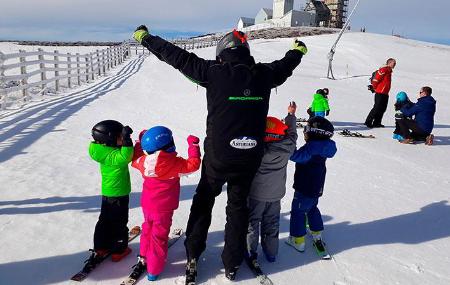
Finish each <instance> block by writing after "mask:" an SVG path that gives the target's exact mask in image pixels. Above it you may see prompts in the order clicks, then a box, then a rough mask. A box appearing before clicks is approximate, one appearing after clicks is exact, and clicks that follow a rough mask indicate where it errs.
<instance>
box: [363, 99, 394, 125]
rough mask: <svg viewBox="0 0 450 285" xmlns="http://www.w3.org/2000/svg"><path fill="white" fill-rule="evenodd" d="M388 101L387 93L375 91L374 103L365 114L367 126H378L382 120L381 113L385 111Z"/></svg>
mask: <svg viewBox="0 0 450 285" xmlns="http://www.w3.org/2000/svg"><path fill="white" fill-rule="evenodd" d="M388 103H389V95H387V94H380V93H375V97H374V104H373V108H372V110H370V112H369V115H367V118H366V122H365V124H366V125H367V126H379V125H381V121H382V120H383V115H384V113H385V112H386V109H387V106H388Z"/></svg>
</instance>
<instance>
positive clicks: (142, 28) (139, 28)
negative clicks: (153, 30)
mask: <svg viewBox="0 0 450 285" xmlns="http://www.w3.org/2000/svg"><path fill="white" fill-rule="evenodd" d="M139 30H144V31H146V32H148V28H147V26H146V25H140V26H139V27H137V28H136V30H134V31H135V32H136V31H139Z"/></svg>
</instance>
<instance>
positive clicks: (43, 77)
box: [38, 48, 47, 95]
mask: <svg viewBox="0 0 450 285" xmlns="http://www.w3.org/2000/svg"><path fill="white" fill-rule="evenodd" d="M38 51H39V55H38V59H39V69H40V70H41V81H45V80H47V74H46V73H45V63H44V54H43V53H44V50H43V49H41V48H38ZM46 85H47V84H46V83H44V84H42V86H41V88H42V95H45V93H46Z"/></svg>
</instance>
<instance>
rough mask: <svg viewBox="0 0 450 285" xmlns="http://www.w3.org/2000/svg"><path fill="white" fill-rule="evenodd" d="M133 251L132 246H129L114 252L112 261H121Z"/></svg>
mask: <svg viewBox="0 0 450 285" xmlns="http://www.w3.org/2000/svg"><path fill="white" fill-rule="evenodd" d="M130 253H131V248H129V247H127V248H126V249H125V250H124V251H122V252H118V253H113V254H111V261H112V262H119V261H121V260H122V259H123V258H124V257H125V256H127V255H128V254H130Z"/></svg>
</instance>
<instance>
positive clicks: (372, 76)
mask: <svg viewBox="0 0 450 285" xmlns="http://www.w3.org/2000/svg"><path fill="white" fill-rule="evenodd" d="M377 71H378V69H377V70H375V71H374V72H372V75H371V76H370V78H369V85H372V80H374V79H375V76H376V75H377Z"/></svg>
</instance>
